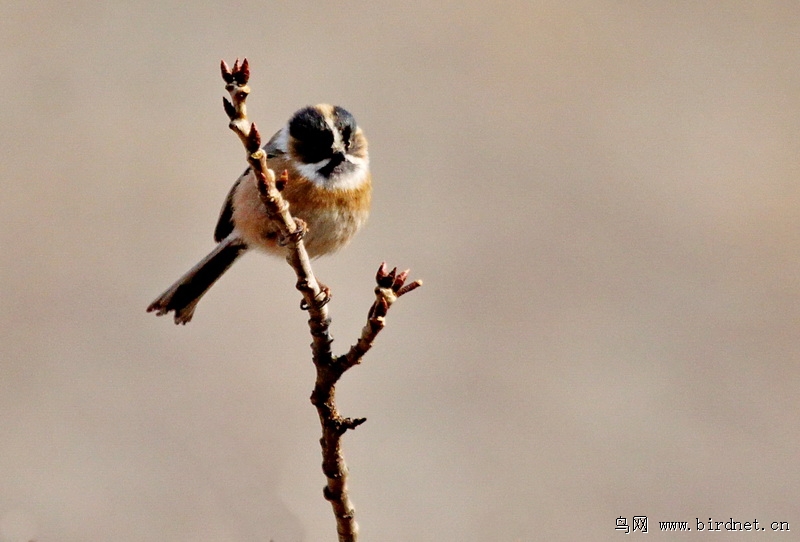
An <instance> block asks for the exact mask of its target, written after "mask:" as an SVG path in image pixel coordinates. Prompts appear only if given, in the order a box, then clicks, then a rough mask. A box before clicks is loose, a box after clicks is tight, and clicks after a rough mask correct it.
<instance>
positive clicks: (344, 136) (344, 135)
mask: <svg viewBox="0 0 800 542" xmlns="http://www.w3.org/2000/svg"><path fill="white" fill-rule="evenodd" d="M352 135H353V130H352V129H351V128H350V127H349V126H345V127H344V130H342V140H343V141H344V148H345V149H346V150H349V149H350V137H351V136H352Z"/></svg>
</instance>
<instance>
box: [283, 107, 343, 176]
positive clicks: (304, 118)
mask: <svg viewBox="0 0 800 542" xmlns="http://www.w3.org/2000/svg"><path fill="white" fill-rule="evenodd" d="M289 135H291V136H292V137H293V138H294V139H295V152H296V153H297V155H298V157H299V158H300V159H301V160H303V162H305V163H307V164H313V163H315V162H319V161H321V160H325V159H326V158H329V157H330V156H331V153H332V149H331V148H332V146H333V132H331V129H330V126H328V123H326V122H325V118H324V117H323V116H322V113H320V112H319V111H318V110H317V109H316V108H315V107H306V108H304V109H301V110H300V111H298V112H297V113H295V114H294V116H293V117H292V120H290V121H289Z"/></svg>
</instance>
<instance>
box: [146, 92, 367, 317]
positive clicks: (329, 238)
mask: <svg viewBox="0 0 800 542" xmlns="http://www.w3.org/2000/svg"><path fill="white" fill-rule="evenodd" d="M264 150H265V152H266V153H267V166H268V167H269V168H270V169H272V170H273V171H275V172H276V173H278V174H279V175H280V174H281V173H282V172H284V171H286V172H287V173H288V180H287V182H286V184H285V187H284V188H283V191H282V195H283V197H284V199H285V200H286V201H287V202H288V203H289V211H290V212H291V213H292V216H294V217H296V218H299V219H301V220H303V221H304V222H305V224H306V229H307V231H306V234H305V236H304V237H303V241H304V243H305V247H306V250H307V251H308V254H309V256H310V257H312V258H315V257H318V256H322V255H323V254H330V253H332V252H335V251H337V250H338V249H340V248H342V247H343V246H345V245H346V244H347V243H348V242H349V241H350V239H352V237H353V235H355V233H356V232H357V231H358V230H359V229H360V228H361V227H362V226H363V225H364V223H365V222H366V221H367V217H368V216H369V207H370V198H371V194H372V177H371V174H370V171H369V155H368V153H367V139H366V137H364V133H363V132H362V130H361V128H359V127H358V125H357V124H356V121H355V118H353V115H351V114H350V113H349V112H347V111H346V110H345V109H343V108H341V107H338V106H332V105H329V104H319V105H315V106H309V107H305V108H303V109H300V110H299V111H297V112H296V113H295V114H294V115H292V118H291V119H290V120H289V122H288V123H286V126H284V127H283V128H282V129H281V130H279V131H278V132H277V133H276V134H275V135H274V136H272V138H271V139H270V140H269V141H268V142H267V144H266V145H265V146H264ZM279 235H280V233H279V231H278V230H277V228H275V226H274V225H273V224H272V222H271V221H270V219H269V218H268V217H267V214H266V209H265V207H264V204H263V203H262V202H261V198H260V196H259V192H258V187H257V186H256V183H255V175H254V173H253V171H252V169H251V168H248V169H247V170H246V171H245V172H244V173H243V174H242V175H241V176H240V177H239V178H238V179H237V180H236V182H235V183H234V184H233V188H231V190H230V192H229V193H228V197H227V198H226V199H225V204H224V205H223V206H222V211H221V212H220V216H219V221H218V222H217V227H216V229H215V230H214V240H215V241H216V242H217V243H218V244H217V246H216V248H214V250H212V251H211V252H210V253H209V254H208V256H206V257H205V258H203V259H202V260H201V261H200V262H199V263H198V264H197V265H195V266H194V267H193V268H191V269H190V270H189V271H188V272H187V273H186V274H185V275H183V276H182V277H181V278H179V279H178V280H177V282H175V284H173V285H172V286H170V287H169V288H168V289H167V290H166V291H165V292H164V293H163V294H161V295H160V296H159V297H158V298H157V299H156V300H155V301H153V302H152V303H151V304H150V306H149V307H147V312H155V313H156V315H158V316H162V315H164V314H167V313H169V312H170V311H173V312H174V313H175V323H176V324H186V323H187V322H189V321H190V320H191V319H192V316H193V315H194V310H195V307H196V306H197V303H198V301H200V298H201V297H202V296H203V294H205V293H206V291H208V289H209V288H210V287H211V286H212V285H213V284H214V283H215V282H216V281H217V279H219V277H220V276H222V274H223V273H224V272H225V271H227V270H228V268H229V267H230V266H231V265H233V262H235V261H236V260H237V259H238V258H239V257H240V256H241V255H242V254H244V253H245V252H246V251H247V250H248V249H251V248H256V249H261V250H264V251H266V252H268V253H271V254H274V255H278V256H285V255H286V254H287V253H286V248H284V247H283V246H282V245H281V244H280V239H279Z"/></svg>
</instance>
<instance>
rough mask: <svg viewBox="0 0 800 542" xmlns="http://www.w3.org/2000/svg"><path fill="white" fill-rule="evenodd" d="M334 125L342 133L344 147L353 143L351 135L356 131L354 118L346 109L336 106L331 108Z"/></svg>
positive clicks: (347, 147)
mask: <svg viewBox="0 0 800 542" xmlns="http://www.w3.org/2000/svg"><path fill="white" fill-rule="evenodd" d="M333 117H334V125H335V126H336V128H338V129H339V131H340V132H341V134H342V140H343V141H344V145H345V148H346V149H349V148H350V146H351V144H352V143H353V135H354V134H355V132H356V119H355V118H353V115H351V114H350V112H349V111H347V109H345V108H343V107H339V106H336V107H334V108H333Z"/></svg>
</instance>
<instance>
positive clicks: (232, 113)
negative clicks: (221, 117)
mask: <svg viewBox="0 0 800 542" xmlns="http://www.w3.org/2000/svg"><path fill="white" fill-rule="evenodd" d="M222 105H223V107H224V108H225V114H226V115H228V118H229V119H231V120H235V119H236V117H237V116H238V115H239V114H238V113H237V112H236V108H235V107H233V104H232V103H231V101H230V100H229V99H228V98H226V97H225V96H223V97H222Z"/></svg>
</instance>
